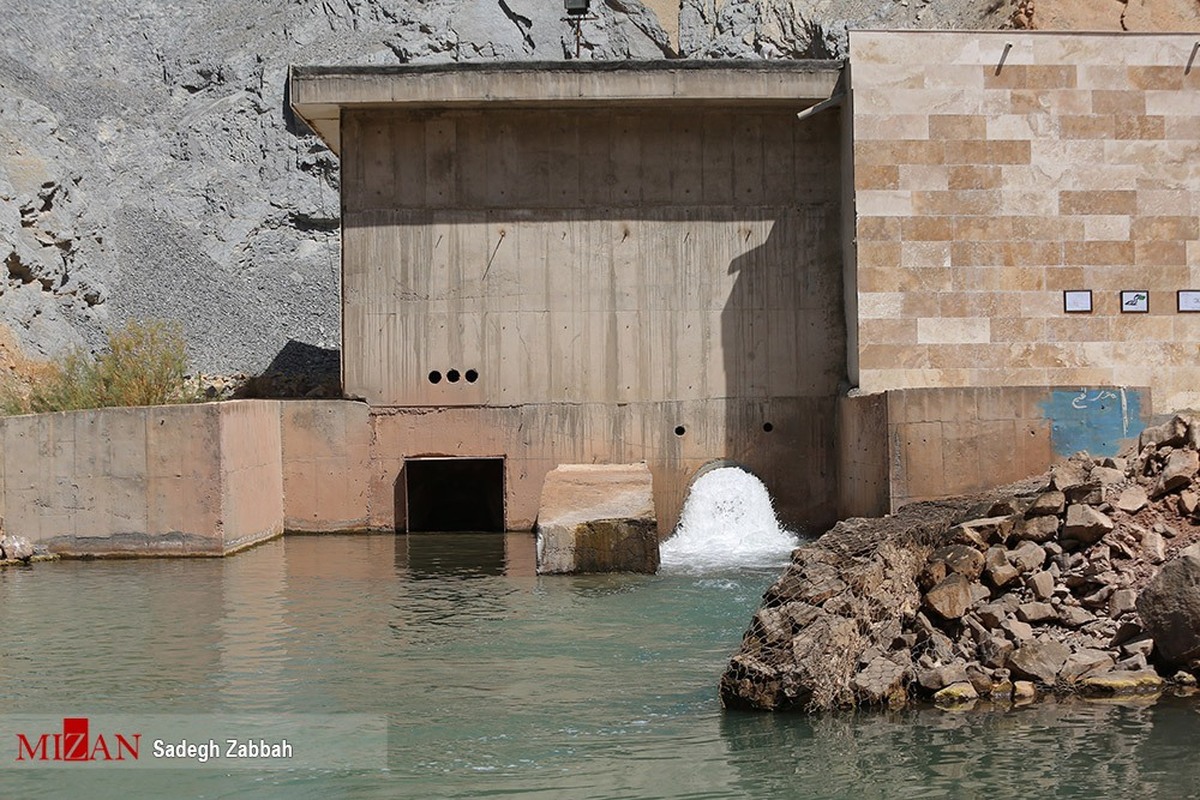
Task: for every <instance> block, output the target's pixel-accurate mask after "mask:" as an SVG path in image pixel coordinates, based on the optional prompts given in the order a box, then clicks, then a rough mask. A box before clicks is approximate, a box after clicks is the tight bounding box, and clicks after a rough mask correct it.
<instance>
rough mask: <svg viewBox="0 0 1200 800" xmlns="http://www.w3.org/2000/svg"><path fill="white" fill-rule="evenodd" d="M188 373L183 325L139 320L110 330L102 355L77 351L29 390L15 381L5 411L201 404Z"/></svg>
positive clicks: (3, 395) (6, 390) (0, 389)
mask: <svg viewBox="0 0 1200 800" xmlns="http://www.w3.org/2000/svg"><path fill="white" fill-rule="evenodd" d="M186 372H187V348H186V346H185V344H184V340H183V328H182V326H181V325H180V324H179V323H177V322H163V321H160V320H149V321H146V322H140V321H136V320H134V321H130V322H127V323H126V324H125V325H124V327H122V328H120V329H118V330H115V331H110V332H109V334H108V346H107V347H106V348H105V349H104V351H102V352H101V353H100V354H99V355H98V356H95V357H93V356H92V355H91V354H89V353H87V352H84V351H82V350H73V351H71V352H70V353H67V354H66V355H65V356H63V357H62V358H59V359H58V360H56V361H55V362H54V363H53V364H52V365H51V368H50V369H49V370H47V374H46V375H45V376H44V377H42V378H41V379H40V380H37V381H35V382H34V383H33V384H32V385H30V386H29V387H28V388H26V389H25V390H24V391H22V390H21V387H19V386H15V385H13V383H12V382H11V381H10V382H9V384H8V385H3V386H0V409H2V410H3V411H4V413H7V414H30V413H33V414H37V413H42V412H46V411H71V410H75V409H81V408H108V407H112V406H150V405H164V404H168V403H190V402H197V401H198V400H199V399H200V397H199V393H198V392H197V391H195V389H194V388H190V387H189V386H188V384H187V383H186V380H185V376H186Z"/></svg>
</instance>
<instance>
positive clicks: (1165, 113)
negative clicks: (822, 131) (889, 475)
mask: <svg viewBox="0 0 1200 800" xmlns="http://www.w3.org/2000/svg"><path fill="white" fill-rule="evenodd" d="M1197 38H1198V37H1197V36H1196V35H1176V34H1154V35H1138V34H1076V33H1042V32H1021V33H1018V32H1015V31H1002V32H986V33H983V32H970V33H967V32H933V31H922V32H895V31H889V32H875V31H853V32H851V35H850V62H851V67H850V69H851V84H852V86H853V97H852V105H853V131H854V143H853V148H854V171H855V176H854V190H855V203H856V209H857V215H856V231H855V232H856V236H857V282H858V287H857V289H858V291H857V320H852V321H851V322H850V324H851V325H852V326H854V328H855V329H854V331H852V333H851V341H853V340H854V338H855V336H857V341H858V347H857V374H856V375H855V374H852V375H851V379H852V381H854V380H857V383H858V385H859V386H860V387H861V388H862V389H863V390H864V391H880V390H885V389H890V388H903V387H919V386H1004V385H1021V384H1023V385H1049V386H1053V385H1058V386H1072V385H1076V386H1078V385H1145V386H1152V387H1153V388H1154V391H1155V406H1156V407H1158V408H1160V409H1163V410H1169V409H1172V408H1181V407H1189V406H1191V407H1195V406H1197V405H1200V347H1198V344H1197V342H1198V341H1200V314H1188V313H1177V311H1176V292H1177V291H1178V290H1188V289H1200V221H1198V217H1197V214H1198V213H1200V60H1198V59H1197V54H1196V49H1197V48H1196V43H1197ZM1069 289H1090V290H1091V291H1092V302H1093V312H1092V313H1090V314H1067V313H1065V312H1064V308H1063V291H1064V290H1069ZM1122 290H1147V291H1149V312H1148V313H1144V314H1137V313H1121V311H1120V299H1119V293H1120V292H1121V291H1122ZM850 361H851V371H852V373H853V372H855V369H854V363H855V359H854V358H853V356H852V357H851V359H850Z"/></svg>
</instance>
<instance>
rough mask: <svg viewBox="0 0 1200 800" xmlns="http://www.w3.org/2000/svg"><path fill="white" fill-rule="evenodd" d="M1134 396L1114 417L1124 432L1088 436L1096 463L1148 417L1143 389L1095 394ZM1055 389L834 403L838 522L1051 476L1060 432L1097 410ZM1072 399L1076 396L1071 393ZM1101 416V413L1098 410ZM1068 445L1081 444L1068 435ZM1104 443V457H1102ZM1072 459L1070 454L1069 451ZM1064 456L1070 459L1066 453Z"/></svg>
mask: <svg viewBox="0 0 1200 800" xmlns="http://www.w3.org/2000/svg"><path fill="white" fill-rule="evenodd" d="M1099 392H1104V393H1106V394H1111V395H1112V396H1113V398H1117V397H1118V393H1120V394H1122V395H1125V396H1126V397H1129V398H1134V399H1135V401H1136V402H1134V401H1131V402H1130V403H1129V404H1128V406H1127V407H1128V408H1135V409H1136V413H1129V414H1127V415H1126V418H1125V419H1124V420H1122V418H1121V406H1120V405H1119V403H1118V402H1116V400H1115V399H1114V401H1113V402H1112V403H1110V405H1111V408H1110V409H1109V411H1111V412H1113V413H1114V414H1115V418H1116V420H1117V421H1118V423H1117V424H1118V425H1124V426H1126V429H1127V430H1126V433H1125V438H1120V434H1121V431H1120V430H1117V431H1111V432H1110V433H1113V434H1114V435H1112V436H1110V437H1108V438H1107V439H1106V440H1105V442H1103V443H1102V442H1100V441H1099V439H1098V438H1095V437H1094V438H1093V441H1092V445H1093V446H1092V447H1091V448H1089V450H1090V451H1091V452H1092V454H1093V455H1116V453H1117V450H1118V449H1119V448H1120V447H1121V446H1122V445H1124V444H1130V443H1132V441H1133V437H1134V436H1135V435H1136V432H1137V430H1138V428H1139V427H1140V425H1141V424H1142V423H1143V422H1144V421H1145V420H1146V419H1147V418H1149V416H1150V405H1151V403H1150V391H1149V390H1148V389H1144V388H1132V387H1131V388H1125V389H1120V390H1113V391H1111V392H1110V391H1108V390H1103V389H1100V390H1092V391H1090V392H1085V399H1086V398H1090V397H1095V396H1096V395H1097V393H1099ZM1063 393H1064V392H1062V391H1061V390H1057V389H1055V388H1054V387H1046V386H1041V387H1039V386H983V387H961V388H958V387H945V388H932V387H931V388H921V389H894V390H889V391H886V392H880V393H877V394H857V393H856V394H854V395H851V396H843V397H841V398H840V399H839V400H838V437H839V448H840V449H839V451H838V455H837V457H838V464H839V470H840V472H839V477H838V493H839V515H840V516H842V517H848V516H871V515H880V514H883V513H887V512H890V511H895V510H896V509H897V508H899V507H900V506H902V505H904V504H905V503H910V502H916V501H921V500H934V499H938V498H943V497H950V496H954V495H960V494H965V493H968V492H976V491H982V490H984V489H987V488H989V487H991V486H995V485H997V484H1003V483H1011V482H1013V481H1017V480H1020V479H1022V478H1026V477H1029V476H1030V475H1036V474H1038V473H1040V472H1043V471H1044V470H1046V469H1048V468H1049V467H1050V466H1051V464H1053V463H1055V461H1056V460H1058V459H1059V458H1060V457H1061V456H1063V453H1061V452H1057V451H1058V450H1059V448H1058V446H1057V444H1056V437H1059V436H1062V435H1063V434H1062V431H1063V430H1064V429H1065V430H1070V431H1077V430H1079V429H1081V428H1083V427H1085V426H1087V425H1088V424H1089V422H1090V421H1094V419H1095V418H1096V416H1097V415H1098V414H1101V413H1102V412H1101V411H1100V410H1099V409H1097V408H1094V407H1093V405H1092V404H1085V408H1084V409H1082V410H1078V409H1073V408H1068V409H1063V408H1062V406H1061V404H1059V403H1056V402H1054V399H1055V398H1056V397H1057V396H1058V395H1060V394H1063ZM1070 394H1071V396H1072V397H1078V396H1079V394H1080V392H1079V390H1071V392H1070ZM1105 413H1107V412H1105ZM1065 438H1067V439H1069V440H1070V441H1075V440H1077V439H1078V436H1072V437H1065ZM1101 444H1104V445H1105V446H1106V447H1108V448H1110V450H1111V452H1105V451H1104V449H1103V448H1102V447H1101ZM1072 452H1073V451H1072ZM1068 455H1069V453H1068Z"/></svg>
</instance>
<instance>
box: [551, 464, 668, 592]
mask: <svg viewBox="0 0 1200 800" xmlns="http://www.w3.org/2000/svg"><path fill="white" fill-rule="evenodd" d="M656 527H657V525H656V522H655V519H654V482H653V478H652V476H651V474H650V470H649V469H648V468H647V467H646V465H645V464H564V465H562V466H559V467H557V468H555V469H554V470H552V471H551V472H550V473H549V474H548V475H546V481H545V485H544V486H543V488H542V501H541V507H540V508H539V510H538V523H537V537H538V539H537V550H538V572H540V573H542V574H554V573H588V572H647V573H654V572H656V571H657V570H658V563H659V555H658V535H657V530H656Z"/></svg>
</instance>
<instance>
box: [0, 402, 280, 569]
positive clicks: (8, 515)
mask: <svg viewBox="0 0 1200 800" xmlns="http://www.w3.org/2000/svg"><path fill="white" fill-rule="evenodd" d="M278 408H279V404H278V403H277V402H273V401H236V402H229V403H214V404H206V405H191V406H157V407H149V408H109V409H100V410H94V411H71V412H62V413H57V414H39V415H31V416H20V417H7V418H3V419H0V442H2V443H3V447H2V453H0V461H2V463H3V491H0V496H2V497H3V501H2V502H3V507H4V510H5V518H4V527H5V530H6V531H8V532H9V533H14V534H17V535H20V536H25V537H28V538H29V539H30V540H31V541H33V542H35V543H41V544H44V545H46V546H47V547H49V549H50V550H51V551H52V552H57V553H62V554H66V555H97V556H103V555H224V554H227V553H229V552H232V551H234V550H237V549H239V548H241V547H245V546H248V545H251V544H254V543H256V542H259V541H263V540H265V539H268V538H271V537H272V536H277V535H279V534H280V533H282V532H283V493H282V475H281V467H280V444H279V442H280V439H279V410H278Z"/></svg>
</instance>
